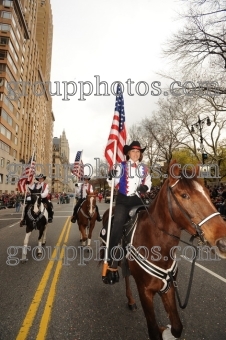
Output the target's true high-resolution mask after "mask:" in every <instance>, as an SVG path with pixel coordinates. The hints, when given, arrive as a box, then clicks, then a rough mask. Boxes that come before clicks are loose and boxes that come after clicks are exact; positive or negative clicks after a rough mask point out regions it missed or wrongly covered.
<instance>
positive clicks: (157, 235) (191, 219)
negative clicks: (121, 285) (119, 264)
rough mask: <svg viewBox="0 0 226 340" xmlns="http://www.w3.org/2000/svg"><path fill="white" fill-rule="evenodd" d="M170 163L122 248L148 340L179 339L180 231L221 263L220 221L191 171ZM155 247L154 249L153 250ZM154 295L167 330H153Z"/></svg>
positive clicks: (224, 231) (223, 233) (225, 233)
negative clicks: (177, 252) (167, 323)
mask: <svg viewBox="0 0 226 340" xmlns="http://www.w3.org/2000/svg"><path fill="white" fill-rule="evenodd" d="M175 163H176V162H175V161H174V162H171V164H170V169H171V170H172V169H173V170H172V173H171V174H169V175H168V178H167V179H166V180H165V182H164V184H163V186H162V188H161V190H160V192H159V194H158V196H157V197H156V199H155V200H154V201H153V202H152V204H151V205H150V207H149V208H148V210H147V211H141V212H140V213H139V216H138V219H137V223H136V225H135V228H134V229H133V232H132V238H131V241H130V244H129V247H128V250H129V252H128V254H127V256H128V260H129V268H130V271H131V274H132V275H133V277H134V279H135V281H136V285H137V288H138V292H139V297H140V301H141V304H142V308H143V311H144V314H145V317H146V321H147V327H148V333H149V337H150V339H151V340H162V339H163V340H167V339H174V337H175V338H179V337H180V336H181V333H182V329H183V326H182V323H181V321H180V317H179V314H178V311H177V305H176V299H175V286H176V282H174V284H175V286H174V284H172V282H173V281H174V280H176V273H177V261H176V256H175V250H176V247H177V245H178V243H179V241H180V237H181V231H182V230H185V231H187V232H188V233H189V234H190V235H192V236H193V237H197V238H198V239H199V240H201V241H202V244H203V245H205V246H209V247H211V249H214V251H215V252H216V254H217V255H218V256H220V257H222V258H224V259H226V223H225V222H224V220H223V219H222V217H221V216H220V214H219V213H218V212H217V210H216V209H215V207H214V206H213V204H212V202H211V199H210V197H209V193H208V191H207V189H206V188H205V187H204V186H203V183H202V180H200V179H199V178H198V168H196V169H195V173H192V172H189V171H187V172H186V171H181V170H180V168H179V167H178V166H177V165H176V164H175ZM157 247H158V248H157ZM156 293H159V294H160V296H161V299H162V302H163V304H164V307H165V310H166V312H167V314H168V316H169V320H170V323H171V328H169V327H168V328H167V327H159V326H158V323H157V321H156V317H155V312H154V304H153V298H154V295H155V294H156Z"/></svg>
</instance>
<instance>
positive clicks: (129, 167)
mask: <svg viewBox="0 0 226 340" xmlns="http://www.w3.org/2000/svg"><path fill="white" fill-rule="evenodd" d="M145 149H146V148H143V149H142V148H141V146H140V143H139V142H137V141H133V142H132V143H131V144H130V145H125V146H124V148H123V153H124V155H126V160H127V161H126V162H122V163H121V174H120V175H117V176H115V177H116V178H115V186H117V187H118V195H117V200H116V204H115V211H114V222H113V226H112V230H111V236H110V242H109V250H108V257H109V259H110V260H109V261H108V270H107V274H106V276H105V277H103V282H104V283H109V284H114V283H115V282H118V281H119V274H118V270H117V267H118V260H117V258H118V252H117V251H115V250H116V247H117V246H118V244H119V242H120V240H121V238H122V234H123V225H124V224H125V223H126V222H127V220H128V219H129V211H130V209H131V208H132V207H134V206H136V205H142V204H143V202H142V201H141V199H140V195H141V196H142V195H144V194H145V193H146V192H147V191H150V189H151V176H150V175H149V173H148V169H147V166H146V165H144V164H143V163H141V160H142V158H143V156H142V154H143V152H144V150H145ZM109 179H111V178H109ZM109 184H110V183H109Z"/></svg>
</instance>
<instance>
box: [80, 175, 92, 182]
mask: <svg viewBox="0 0 226 340" xmlns="http://www.w3.org/2000/svg"><path fill="white" fill-rule="evenodd" d="M85 179H87V180H88V181H89V180H90V179H91V177H88V176H83V177H82V178H81V180H82V181H84V180H85Z"/></svg>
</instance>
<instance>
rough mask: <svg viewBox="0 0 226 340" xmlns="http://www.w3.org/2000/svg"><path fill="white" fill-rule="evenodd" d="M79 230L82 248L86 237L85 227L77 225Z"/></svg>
mask: <svg viewBox="0 0 226 340" xmlns="http://www.w3.org/2000/svg"><path fill="white" fill-rule="evenodd" d="M79 230H80V233H81V240H82V246H85V245H86V240H87V235H86V226H85V225H83V224H80V225H79Z"/></svg>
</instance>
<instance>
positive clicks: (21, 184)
mask: <svg viewBox="0 0 226 340" xmlns="http://www.w3.org/2000/svg"><path fill="white" fill-rule="evenodd" d="M35 164H36V163H35V160H34V157H33V156H32V157H31V158H30V160H29V163H28V164H27V165H26V167H25V169H24V171H23V173H22V175H21V177H20V179H19V180H18V183H17V186H18V191H19V192H22V193H24V192H26V184H30V183H31V182H32V181H33V179H34V175H35Z"/></svg>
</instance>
